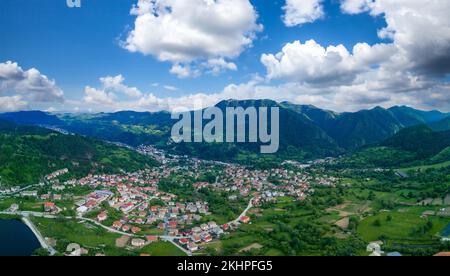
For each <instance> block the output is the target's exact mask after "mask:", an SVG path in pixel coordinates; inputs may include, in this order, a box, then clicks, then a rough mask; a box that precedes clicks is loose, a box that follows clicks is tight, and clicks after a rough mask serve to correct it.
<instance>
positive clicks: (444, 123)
mask: <svg viewBox="0 0 450 276" xmlns="http://www.w3.org/2000/svg"><path fill="white" fill-rule="evenodd" d="M428 126H429V127H430V128H432V129H433V130H434V131H445V130H450V117H447V118H444V119H442V120H439V121H436V122H433V123H430V124H428Z"/></svg>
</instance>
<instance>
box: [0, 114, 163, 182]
mask: <svg viewBox="0 0 450 276" xmlns="http://www.w3.org/2000/svg"><path fill="white" fill-rule="evenodd" d="M0 152H1V154H0V164H1V165H0V176H1V182H2V184H4V185H5V184H6V185H25V184H33V183H37V182H38V181H39V180H40V178H41V177H42V176H44V175H46V174H49V173H51V172H53V171H56V170H59V169H62V168H68V169H69V170H70V172H71V175H72V176H77V177H81V176H85V175H87V174H88V173H90V172H111V173H114V172H119V171H120V169H124V170H126V171H134V170H138V169H140V168H145V167H148V166H154V165H156V162H155V161H154V160H153V159H151V158H149V157H146V156H142V155H139V154H137V153H135V152H133V151H131V150H128V149H125V148H121V147H118V146H115V145H111V144H106V143H104V142H100V141H96V140H93V139H91V138H84V137H81V136H78V135H63V134H60V133H56V132H53V131H50V130H46V129H42V128H38V127H28V126H18V125H15V124H13V123H10V122H4V121H0Z"/></svg>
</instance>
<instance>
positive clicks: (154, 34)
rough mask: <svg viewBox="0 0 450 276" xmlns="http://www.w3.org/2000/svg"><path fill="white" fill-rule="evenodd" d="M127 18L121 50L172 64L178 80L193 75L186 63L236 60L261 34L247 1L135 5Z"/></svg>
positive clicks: (143, 0) (144, 0)
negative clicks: (128, 25) (128, 26)
mask: <svg viewBox="0 0 450 276" xmlns="http://www.w3.org/2000/svg"><path fill="white" fill-rule="evenodd" d="M131 14H132V15H134V16H136V20H135V24H134V29H133V30H132V31H131V32H130V33H129V34H128V37H127V39H126V41H124V42H123V47H125V48H126V49H127V50H129V51H130V52H140V53H142V54H144V55H152V56H154V57H156V58H157V59H158V60H160V61H168V62H171V63H173V64H174V67H172V70H171V72H172V73H173V74H177V75H178V76H180V77H188V76H191V75H192V72H196V70H190V71H189V70H187V68H189V67H188V65H189V64H191V63H196V62H199V61H202V62H204V61H209V60H216V59H233V58H236V57H237V56H239V55H240V54H241V53H242V51H244V49H245V48H247V47H250V46H251V45H252V41H253V39H254V38H255V33H256V32H258V31H259V30H261V28H262V26H260V25H258V24H257V22H256V21H257V17H258V16H257V13H256V11H255V9H254V7H253V6H252V4H251V3H250V1H249V0H190V1H178V0H139V1H138V3H137V4H136V5H134V6H133V8H132V10H131ZM225 68H227V67H225Z"/></svg>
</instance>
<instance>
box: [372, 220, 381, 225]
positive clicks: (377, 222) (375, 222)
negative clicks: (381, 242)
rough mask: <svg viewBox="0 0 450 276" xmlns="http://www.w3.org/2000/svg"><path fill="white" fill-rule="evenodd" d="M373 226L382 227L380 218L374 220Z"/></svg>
mask: <svg viewBox="0 0 450 276" xmlns="http://www.w3.org/2000/svg"><path fill="white" fill-rule="evenodd" d="M373 226H376V227H380V226H381V222H380V220H379V219H376V220H375V221H374V222H373Z"/></svg>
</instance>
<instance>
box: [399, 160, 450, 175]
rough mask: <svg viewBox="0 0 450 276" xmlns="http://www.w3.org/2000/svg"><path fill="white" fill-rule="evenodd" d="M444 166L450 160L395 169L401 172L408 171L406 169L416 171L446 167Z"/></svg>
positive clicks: (449, 164)
mask: <svg viewBox="0 0 450 276" xmlns="http://www.w3.org/2000/svg"><path fill="white" fill-rule="evenodd" d="M446 167H450V161H446V162H442V163H438V164H432V165H423V166H417V167H409V168H401V169H398V170H397V171H403V172H408V171H418V170H422V171H423V170H426V169H441V168H446Z"/></svg>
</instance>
